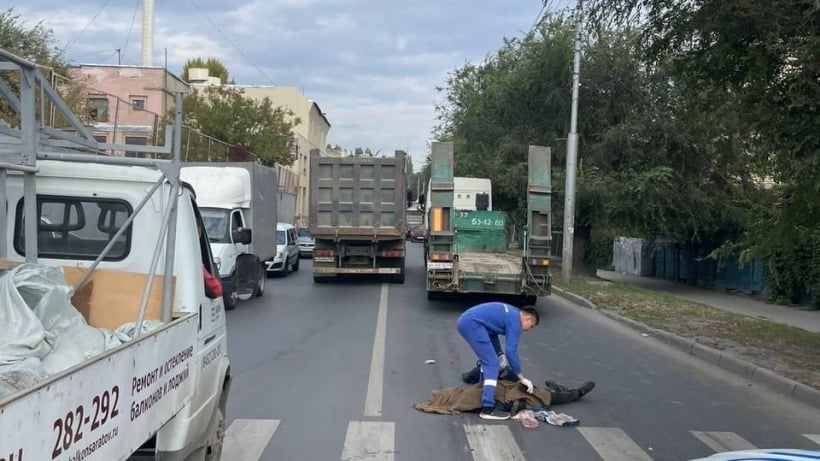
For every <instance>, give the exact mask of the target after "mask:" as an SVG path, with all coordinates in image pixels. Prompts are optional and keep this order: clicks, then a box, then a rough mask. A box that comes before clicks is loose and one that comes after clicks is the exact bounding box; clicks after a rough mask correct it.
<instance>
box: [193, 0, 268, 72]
mask: <svg viewBox="0 0 820 461" xmlns="http://www.w3.org/2000/svg"><path fill="white" fill-rule="evenodd" d="M191 3H193V4H194V6H195V7H196V9H198V10H199V12H200V13H202V15H203V16H205V19H207V20H208V22H209V23H211V25H212V26H213V27H214V29H216V31H217V32H219V35H221V36H222V38H224V39H225V40H226V41H227V42H228V43H229V44H230V45H231V46H232V47H233V48H234V49H235V50H236V51H237V52H238V53H239V54H240V55H241V56H242V57H243V58H245V61H247V62H248V64H250V65H251V67H253V68H254V69H256V71H257V72H259V73H260V74H261V75H262V76H263V77H265V79H266V80H267V81H269V82H270V84H271V85H274V86H275V85H276V83H274V81H273V80H271V78H270V77H268V75H267V74H266V73H264V72H262V69H260V68H259V67H257V66H256V64H254V63H253V62H252V61H251V60H250V59H248V57H247V56H246V55H245V53H243V52H242V50H240V49H239V47H238V46H236V45H235V44H234V43H233V42H232V41H231V39H230V38H228V36H227V35H225V33H224V32H222V29H220V28H219V26H218V25H216V23H215V22H214V21H213V20H212V19H211V17H210V16H208V13H206V12H205V10H203V9H202V8H200V6H199V5H198V4H197V2H196V0H191Z"/></svg>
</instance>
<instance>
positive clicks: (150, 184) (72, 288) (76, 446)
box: [0, 49, 231, 461]
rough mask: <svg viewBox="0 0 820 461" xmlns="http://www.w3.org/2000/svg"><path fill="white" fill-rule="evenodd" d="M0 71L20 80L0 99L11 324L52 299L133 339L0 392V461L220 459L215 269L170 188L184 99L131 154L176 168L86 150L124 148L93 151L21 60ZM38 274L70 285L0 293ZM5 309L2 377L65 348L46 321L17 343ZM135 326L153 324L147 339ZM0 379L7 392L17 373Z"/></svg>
mask: <svg viewBox="0 0 820 461" xmlns="http://www.w3.org/2000/svg"><path fill="white" fill-rule="evenodd" d="M0 67H2V68H3V69H4V70H6V71H9V70H12V71H15V72H17V73H18V77H20V78H19V80H18V81H19V82H20V86H19V92H20V95H19V97H16V96H15V95H11V94H10V93H11V90H10V91H5V92H3V94H2V96H3V97H5V98H6V101H7V103H8V104H9V106H8V107H11V108H13V109H14V110H16V111H17V112H18V114H19V129H17V128H15V127H12V126H10V125H8V124H0V125H2V126H0V258H2V259H1V260H0V262H2V268H5V269H10V271H9V272H7V273H6V276H4V277H3V279H2V280H3V281H4V284H3V285H2V286H3V287H4V291H3V292H4V293H6V294H9V293H11V294H15V293H16V294H15V296H16V298H15V299H16V300H17V301H19V303H23V304H24V307H26V305H29V306H30V307H31V308H32V309H22V310H21V311H19V313H22V317H25V316H29V317H31V315H32V312H36V311H37V310H38V309H40V308H41V307H43V304H48V303H52V302H61V301H62V302H65V304H66V305H67V306H68V309H70V312H71V313H73V315H74V316H76V317H75V318H79V317H80V315H81V317H82V318H81V319H80V320H79V321H80V322H82V325H80V327H81V328H82V329H92V330H95V329H96V328H105V329H106V330H109V332H110V330H113V329H115V328H117V327H119V326H120V325H122V324H124V323H125V324H127V323H129V322H134V331H136V333H134V334H133V335H131V336H132V337H133V339H130V340H125V341H124V342H122V343H121V344H119V345H114V346H111V347H108V345H107V344H106V347H105V348H104V351H103V352H101V353H99V354H97V355H93V356H84V355H83V354H81V355H80V357H79V360H77V361H76V362H74V363H68V364H64V366H63V369H61V370H59V371H56V372H54V373H49V374H46V376H45V377H43V378H42V379H39V382H36V383H34V384H33V385H28V386H26V387H23V388H17V389H15V390H13V391H12V392H11V393H7V394H4V395H3V396H2V397H0V459H3V460H5V461H11V460H14V461H29V460H61V461H74V460H77V461H80V460H85V461H110V460H124V459H127V458H128V457H129V456H131V455H133V454H135V453H138V454H140V455H149V456H151V457H152V458H157V459H162V460H182V459H186V460H218V459H220V457H221V447H222V440H223V436H224V426H225V408H226V403H227V399H228V393H229V389H230V381H231V378H230V361H229V359H228V351H227V341H226V323H225V314H224V309H223V304H222V298H221V297H219V296H214V299H211V298H209V297H208V296H207V295H206V290H205V271H214V270H215V268H214V263H213V258H212V256H211V252H210V247H209V244H208V240H207V236H206V235H205V233H204V232H201V230H202V228H203V225H202V221H201V217H200V214H199V211H198V208H197V205H196V202H195V200H194V195H193V193H192V191H191V190H190V189H188V188H187V187H185V186H184V185H182V184H181V183H180V182H179V179H178V178H179V165H180V163H179V158H180V156H179V153H180V148H179V146H180V139H181V107H182V95H181V94H179V93H178V94H176V107H177V108H178V109H177V110H176V113H175V124H174V126H173V127H172V128H173V130H171V129H168V130H166V133H167V136H166V142H165V145H164V146H159V147H153V146H128V149H129V150H139V151H141V152H145V153H150V154H169V153H171V152H173V155H174V159H173V160H150V159H139V158H122V157H113V156H108V155H89V154H88V152H89V151H91V152H94V151H97V152H99V151H114V150H119V149H122V150H125V146H121V145H114V144H101V143H98V142H97V141H96V140H95V139H94V137H93V135H92V133H91V132H90V131H89V130H88V129H87V128H86V127H85V126H84V125H83V124H82V122H81V121H80V120H79V119H77V117H76V116H74V114H72V113H71V112H70V110H68V109H67V107H66V105H65V103H64V102H63V101H62V100H61V99H60V98H59V96H58V95H57V93H56V92H55V91H54V89H53V88H51V87H50V85H49V84H48V81H47V80H46V79H44V78H43V76H42V74H41V73H40V71H39V70H38V68H37V67H36V66H35V65H34V64H33V63H30V62H28V61H26V60H23V59H21V58H18V57H16V56H14V55H11V54H9V53H7V52H6V51H4V50H2V49H0ZM35 92H36V93H37V94H39V95H42V97H43V100H40V101H37V99H36V98H35ZM35 101H36V102H35ZM39 104H53V105H54V107H55V108H56V109H58V110H59V111H60V113H61V115H62V116H63V117H64V118H65V119H66V120H68V121H69V123H71V125H72V128H73V130H74V131H75V133H76V134H75V133H69V132H65V131H58V130H55V129H53V128H50V127H48V126H46V125H45V123H42V122H43V121H41V120H38V119H37V113H38V106H39ZM172 133H173V134H172ZM172 136H173V144H174V145H173V149H172V148H171V147H170V145H171V137H172ZM160 261H163V263H162V264H160ZM37 271H41V272H42V273H44V274H52V275H54V274H55V273H56V274H57V275H58V276H59V278H61V279H62V277H64V278H65V282H67V284H68V285H66V284H65V283H55V284H54V285H52V286H51V287H48V288H50V289H53V290H50V291H49V290H39V291H38V290H37V289H33V288H37V287H40V288H43V285H44V283H46V282H48V281H49V280H53V279H49V278H46V277H40V278H36V277H35V279H34V280H35V282H36V283H29V282H30V281H26V280H23V282H25V283H29V284H28V285H25V284H23V285H20V286H19V287H18V288H19V291H18V290H17V289H10V288H8V287H9V286H10V285H9V284H8V282H9V279H11V278H13V277H18V276H22V275H23V274H25V273H26V272H28V273H32V272H34V273H35V274H36V273H37ZM211 273H213V272H211ZM63 274H64V275H63ZM60 282H62V281H60ZM212 295H213V294H212ZM9 297H11V295H9ZM60 298H62V299H60ZM69 299H70V303H68V300H69ZM3 304H4V305H3V306H1V307H2V308H3V309H0V313H3V314H4V315H5V317H4V319H3V322H4V323H3V329H0V339H2V340H4V341H0V352H2V353H0V357H3V359H0V374H4V369H5V370H7V369H8V368H4V367H10V366H11V367H14V366H15V365H19V363H21V362H22V361H23V360H19V361H14V360H13V357H14V356H15V355H23V356H25V355H27V354H28V355H29V357H26V358H25V359H24V360H29V361H30V362H31V363H39V362H41V361H42V362H43V363H45V361H46V360H47V359H48V358H49V357H50V356H51V355H52V354H55V353H58V352H61V351H62V349H61V347H62V346H61V343H60V341H59V337H57V340H56V341H55V338H54V337H52V336H50V335H49V334H48V333H43V332H42V331H41V330H43V329H44V328H46V327H50V328H51V327H54V325H50V326H49V325H47V324H48V323H49V322H48V319H40V320H42V323H40V320H37V319H36V318H35V319H34V320H35V322H29V324H30V326H32V328H31V329H30V331H29V332H28V333H31V332H35V333H36V332H38V331H39V334H38V335H35V334H29V335H28V336H25V335H18V337H22V338H23V339H25V340H26V341H29V342H27V343H21V342H17V343H15V342H14V334H15V333H20V331H19V330H18V329H16V328H13V327H11V326H10V325H12V324H14V323H15V322H17V323H20V319H21V318H22V317H21V316H19V315H18V317H17V318H15V316H14V315H11V316H9V315H7V313H8V311H9V308H10V306H9V305H8V303H5V302H4V303H3ZM67 312H68V311H67ZM38 315H39V314H38ZM29 320H32V319H31V318H29ZM146 322H148V323H151V324H153V325H154V327H153V329H151V330H150V331H144V328H143V327H144V326H147V325H148V323H146ZM35 323H37V325H35ZM35 327H36V328H35ZM38 328H39V330H38ZM106 330H99V331H100V332H101V333H100V334H103V333H102V332H104V331H106ZM9 338H11V342H9ZM69 339H71V338H69ZM63 352H65V351H63ZM67 352H71V351H67ZM9 357H12V359H10V358H9ZM5 376H6V377H9V376H11V377H12V379H11V380H7V381H6V382H5V383H6V384H8V383H9V382H11V383H12V384H13V383H14V379H13V378H14V377H15V374H14V373H10V374H5ZM18 377H19V376H18ZM18 384H19V383H18Z"/></svg>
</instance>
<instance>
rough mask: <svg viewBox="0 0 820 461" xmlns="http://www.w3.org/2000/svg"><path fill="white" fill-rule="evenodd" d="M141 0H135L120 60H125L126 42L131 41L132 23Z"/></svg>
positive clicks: (134, 21) (134, 20)
mask: <svg viewBox="0 0 820 461" xmlns="http://www.w3.org/2000/svg"><path fill="white" fill-rule="evenodd" d="M140 3H142V0H137V1H136V4H135V5H134V15H133V16H131V27H130V28H128V35H127V36H126V37H125V46H124V47H122V62H125V55H126V53H128V42H129V41H131V32H132V31H133V30H134V24H135V23H136V22H137V11H139V9H140Z"/></svg>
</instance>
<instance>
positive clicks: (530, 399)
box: [413, 381, 550, 415]
mask: <svg viewBox="0 0 820 461" xmlns="http://www.w3.org/2000/svg"><path fill="white" fill-rule="evenodd" d="M481 390H482V386H481V384H474V385H472V386H460V387H448V388H446V389H440V390H437V391H433V394H432V395H431V396H430V398H429V399H427V400H424V401H422V402H419V403H417V404H415V405H413V408H415V409H416V410H419V411H423V412H425V413H439V414H442V415H457V414H459V413H465V412H471V411H478V410H480V409H481ZM495 400H496V401H497V402H500V403H502V404H511V403H513V402H516V401H518V400H524V401H525V402H526V404H527V407H528V408H533V407H541V406H548V405H549V404H550V392H549V391H548V390H546V389H542V388H539V387H535V388H534V389H533V393H532V394H528V393H527V391H526V389H524V386H523V385H522V384H520V383H517V382H512V381H498V385H497V386H496V388H495Z"/></svg>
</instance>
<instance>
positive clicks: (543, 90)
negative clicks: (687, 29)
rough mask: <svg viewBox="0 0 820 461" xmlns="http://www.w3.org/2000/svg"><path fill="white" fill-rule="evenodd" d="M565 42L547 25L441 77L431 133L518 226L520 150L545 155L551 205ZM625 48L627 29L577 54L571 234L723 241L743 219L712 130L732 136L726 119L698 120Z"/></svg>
mask: <svg viewBox="0 0 820 461" xmlns="http://www.w3.org/2000/svg"><path fill="white" fill-rule="evenodd" d="M573 38H574V26H573V23H572V22H571V21H569V20H568V18H566V17H563V16H548V17H547V18H545V20H544V21H543V23H542V26H541V27H540V28H539V29H538V30H536V31H535V32H534V33H532V34H529V35H527V36H525V37H523V38H521V39H512V40H507V41H506V42H505V43H504V45H503V47H502V48H501V49H500V50H499V51H498V52H496V53H494V54H492V55H490V56H489V57H488V58H487V59H486V60H485V61H484V62H483V63H481V64H478V65H476V64H467V65H466V66H464V67H462V68H460V69H457V70H455V71H454V72H452V73H451V74H450V76H449V79H448V81H447V86H446V87H445V88H443V89H442V91H443V92H444V94H445V96H446V98H445V101H446V102H445V103H444V104H443V105H441V106H440V107H439V115H440V119H441V124H440V126H439V127H438V134H439V135H441V136H443V137H445V138H447V137H449V138H450V139H452V140H453V141H454V142H455V146H456V147H455V150H456V162H455V166H456V174H457V175H459V176H487V175H489V176H490V177H491V179H492V180H493V188H494V191H493V192H494V202H495V206H496V207H497V208H498V209H503V210H506V211H508V212H511V214H512V216H513V219H514V220H515V221H517V222H523V220H524V210H525V205H526V178H527V166H526V161H527V156H526V152H527V146H528V145H529V144H538V145H545V146H550V147H553V148H554V149H553V158H554V162H555V163H554V167H555V170H554V172H555V174H554V177H553V191H554V197H555V199H554V200H553V203H556V204H559V205H560V204H561V203H562V197H561V195H562V190H563V180H562V178H563V171H562V169H563V165H564V159H565V149H566V141H565V139H564V138H565V137H566V133H567V132H568V131H569V119H570V114H569V109H570V96H571V93H570V88H571V67H572V66H571V63H572V54H573ZM634 40H635V34H634V33H632V32H631V31H629V30H602V31H600V33H598V34H597V35H596V36H594V37H593V38H590V39H588V40H587V41H586V43H585V44H584V49H585V50H586V51H585V56H584V64H583V66H584V67H583V69H584V70H583V72H582V74H581V78H582V82H581V94H580V98H581V101H582V104H581V116H580V117H579V132H580V134H581V147H580V163H579V178H578V184H579V186H578V207H577V213H578V216H577V217H576V226H577V229H578V230H577V231H576V232H577V235H579V236H580V237H581V238H582V239H583V238H587V239H589V238H591V236H592V235H593V232H592V230H593V228H597V229H598V231H599V233H600V234H601V235H607V236H608V235H610V234H611V233H612V231H620V232H629V233H630V234H631V235H639V236H646V237H653V236H660V235H663V236H667V237H673V238H676V239H678V240H681V241H683V242H687V243H689V242H692V243H698V242H704V241H708V240H711V239H714V238H715V236H716V235H718V234H729V233H731V232H733V229H734V228H735V227H736V225H737V220H738V219H740V215H742V210H740V209H738V208H737V207H735V206H734V205H733V201H732V197H733V196H734V194H736V193H738V192H739V191H741V190H743V189H744V188H745V187H746V185H747V182H744V180H745V179H746V178H748V176H749V175H748V173H747V172H746V169H745V164H744V163H743V162H742V161H739V160H738V158H739V150H740V148H741V147H742V146H741V143H739V142H738V141H736V140H735V139H734V138H732V136H731V133H729V135H728V136H727V134H726V133H725V132H723V131H721V130H718V129H717V128H716V127H715V123H716V121H717V120H718V119H719V118H720V117H729V118H730V119H729V120H727V121H726V124H728V125H729V126H734V125H735V123H736V122H735V121H734V120H733V116H732V114H731V112H730V111H729V110H728V109H726V110H723V111H720V112H716V113H705V114H704V113H702V112H700V111H699V110H697V107H696V105H695V101H694V100H693V97H691V96H690V95H688V94H687V92H686V91H685V88H682V87H680V86H678V85H675V84H673V83H672V81H673V80H672V78H673V76H672V74H671V69H670V66H669V65H667V63H659V64H658V65H655V66H647V65H646V64H645V63H644V62H643V61H642V60H641V56H639V55H638V53H637V52H636V50H635V49H634V46H633V45H632V44H633V43H634ZM555 211H556V213H555V214H556V217H557V216H560V207H558V208H557V209H556V210H555ZM554 222H560V220H558V219H554ZM603 230H606V232H601V231H603ZM609 246H610V247H611V240H610V241H609Z"/></svg>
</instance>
